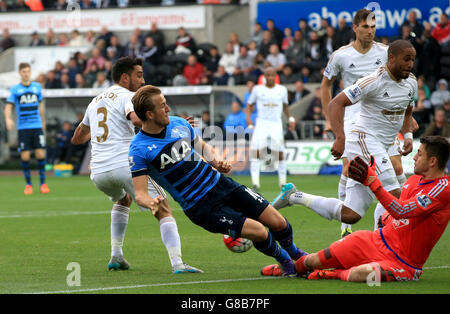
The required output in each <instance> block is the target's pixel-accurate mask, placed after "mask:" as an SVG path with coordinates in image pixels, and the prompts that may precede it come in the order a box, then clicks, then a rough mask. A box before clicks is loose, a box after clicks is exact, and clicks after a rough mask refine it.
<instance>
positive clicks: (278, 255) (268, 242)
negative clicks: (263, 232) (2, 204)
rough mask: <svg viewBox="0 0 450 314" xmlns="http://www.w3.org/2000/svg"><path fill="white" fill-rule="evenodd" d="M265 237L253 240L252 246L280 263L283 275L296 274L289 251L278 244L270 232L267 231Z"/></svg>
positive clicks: (290, 275)
mask: <svg viewBox="0 0 450 314" xmlns="http://www.w3.org/2000/svg"><path fill="white" fill-rule="evenodd" d="M267 234H268V235H267V238H266V239H265V240H262V241H256V240H253V246H254V247H255V248H256V249H257V250H258V251H260V252H261V253H263V254H265V255H268V256H272V257H274V258H275V259H276V260H277V262H278V263H279V264H280V265H281V269H282V272H283V276H288V277H292V276H296V275H297V274H296V271H295V267H294V263H293V262H292V260H291V257H290V256H289V253H288V252H287V251H286V250H284V249H283V248H282V247H280V246H279V245H278V243H277V242H276V241H275V239H274V238H273V236H272V235H271V233H270V232H268V233H267Z"/></svg>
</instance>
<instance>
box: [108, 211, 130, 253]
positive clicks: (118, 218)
mask: <svg viewBox="0 0 450 314" xmlns="http://www.w3.org/2000/svg"><path fill="white" fill-rule="evenodd" d="M129 213H130V208H129V207H126V206H122V205H119V204H114V206H113V208H112V210H111V256H115V257H118V256H123V251H122V246H123V240H124V238H125V232H126V230H127V226H128V218H129Z"/></svg>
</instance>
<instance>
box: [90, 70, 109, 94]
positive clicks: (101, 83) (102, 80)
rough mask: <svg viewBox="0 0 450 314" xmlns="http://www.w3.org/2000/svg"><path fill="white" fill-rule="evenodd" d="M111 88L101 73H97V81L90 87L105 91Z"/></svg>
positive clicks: (104, 74)
mask: <svg viewBox="0 0 450 314" xmlns="http://www.w3.org/2000/svg"><path fill="white" fill-rule="evenodd" d="M110 86H111V82H110V81H108V79H107V77H106V73H105V72H103V71H99V72H97V79H96V80H95V82H94V84H93V85H92V87H93V88H99V89H103V90H104V89H106V88H108V87H110Z"/></svg>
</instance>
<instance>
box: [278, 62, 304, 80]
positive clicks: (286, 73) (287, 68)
mask: <svg viewBox="0 0 450 314" xmlns="http://www.w3.org/2000/svg"><path fill="white" fill-rule="evenodd" d="M300 79H301V75H300V73H294V70H293V69H292V66H291V65H290V64H285V65H284V66H283V69H282V70H281V73H280V83H281V84H294V83H295V82H297V81H298V80H300Z"/></svg>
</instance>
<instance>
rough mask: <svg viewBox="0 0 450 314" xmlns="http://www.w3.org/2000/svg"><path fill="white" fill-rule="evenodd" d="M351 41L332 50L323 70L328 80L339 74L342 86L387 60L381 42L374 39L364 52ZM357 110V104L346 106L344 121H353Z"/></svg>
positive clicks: (371, 71) (372, 70) (386, 47)
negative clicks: (359, 50)
mask: <svg viewBox="0 0 450 314" xmlns="http://www.w3.org/2000/svg"><path fill="white" fill-rule="evenodd" d="M352 43H353V42H352ZM352 43H350V44H348V45H346V46H342V47H341V48H339V49H337V50H336V51H335V52H333V53H332V54H331V56H330V59H329V60H328V64H327V66H326V68H325V71H324V72H323V75H324V76H325V77H327V78H328V79H329V80H331V79H332V78H333V77H336V76H338V75H339V74H340V75H341V78H342V80H343V82H344V88H346V87H348V86H350V85H353V84H355V83H356V81H357V80H358V79H360V78H362V77H365V76H367V75H369V74H371V73H373V72H374V71H375V70H376V69H378V68H379V67H380V66H382V65H385V64H386V63H387V60H388V53H387V50H388V46H386V45H384V44H382V43H378V42H375V41H374V42H373V44H372V47H371V48H370V50H369V51H368V52H366V53H365V54H362V53H360V52H358V51H357V50H356V49H355V48H354V47H353V44H352ZM359 110H360V106H359V105H358V104H356V105H355V106H350V107H347V108H346V109H345V116H344V121H354V120H355V118H356V117H357V114H358V112H359Z"/></svg>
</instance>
